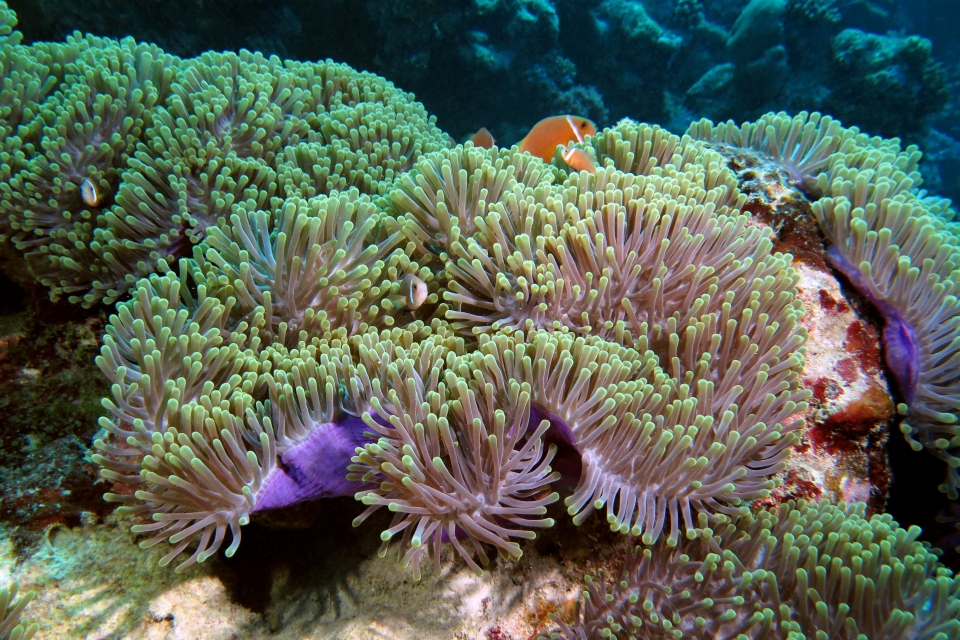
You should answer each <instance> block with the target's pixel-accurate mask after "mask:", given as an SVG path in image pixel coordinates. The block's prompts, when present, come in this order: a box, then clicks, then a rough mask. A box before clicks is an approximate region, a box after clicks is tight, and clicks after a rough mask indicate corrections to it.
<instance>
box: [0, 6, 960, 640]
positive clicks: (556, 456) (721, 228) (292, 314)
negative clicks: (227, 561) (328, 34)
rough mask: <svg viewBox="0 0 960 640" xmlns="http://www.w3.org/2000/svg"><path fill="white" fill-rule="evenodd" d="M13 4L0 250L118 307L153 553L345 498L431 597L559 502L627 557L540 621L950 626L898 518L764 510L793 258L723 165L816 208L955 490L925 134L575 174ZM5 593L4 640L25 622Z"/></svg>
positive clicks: (715, 142)
mask: <svg viewBox="0 0 960 640" xmlns="http://www.w3.org/2000/svg"><path fill="white" fill-rule="evenodd" d="M0 5H2V3H0ZM3 8H4V9H5V7H3ZM5 15H6V16H7V25H8V28H7V29H6V32H5V33H6V35H5V36H4V37H5V38H6V44H5V45H4V46H3V48H2V59H0V67H2V75H3V77H4V78H5V79H6V82H5V84H4V86H3V90H2V93H0V105H2V109H0V116H2V118H0V126H2V128H3V137H4V144H3V149H2V165H3V171H4V172H5V174H4V176H3V179H4V181H3V183H2V185H0V189H2V192H0V195H2V218H0V225H2V233H3V234H4V236H5V238H6V239H7V240H8V241H9V242H11V243H13V244H14V245H15V246H16V248H17V249H18V250H19V251H20V252H22V254H23V255H24V256H25V258H26V260H27V261H28V263H29V264H30V267H31V269H32V270H33V273H34V274H35V275H36V277H37V278H38V279H39V280H40V281H41V282H43V283H44V284H46V285H48V286H49V287H50V288H51V289H52V290H53V292H55V293H56V294H59V295H65V296H69V297H70V299H71V300H74V301H76V302H77V303H80V304H84V305H94V304H99V303H106V304H113V303H116V313H115V314H114V315H113V316H112V317H111V318H110V322H109V325H108V326H107V329H106V335H105V336H104V338H103V348H102V351H101V355H100V357H99V358H98V359H97V364H98V365H99V367H100V369H101V370H102V372H103V374H104V375H105V376H106V377H107V378H108V379H109V380H110V382H111V384H112V386H111V391H110V396H109V397H108V398H106V399H104V405H105V406H106V407H107V408H108V410H109V412H110V417H109V418H104V419H103V420H102V421H101V426H102V431H101V434H100V436H99V437H98V438H97V440H96V442H95V448H96V450H97V454H96V455H95V456H94V460H95V462H96V464H98V465H99V466H100V467H101V468H102V470H101V475H102V476H103V477H104V478H106V479H107V480H109V481H111V482H112V483H113V485H114V487H115V488H114V489H113V490H112V492H110V493H107V494H106V496H105V497H106V499H107V500H109V501H111V502H115V503H118V504H119V505H120V507H119V509H118V511H119V512H120V513H123V514H129V515H131V516H133V517H134V519H135V520H136V521H137V524H135V526H134V527H133V531H134V532H136V533H142V534H145V535H144V537H143V541H142V542H141V546H143V547H149V546H153V545H158V544H163V545H167V546H168V547H169V552H168V553H167V554H166V555H165V556H164V557H163V559H162V561H161V563H160V564H161V565H167V564H169V563H172V562H176V563H177V564H178V567H179V568H181V569H182V568H183V567H187V566H190V565H191V564H193V563H195V562H203V561H204V560H206V559H207V558H209V557H211V556H212V555H214V554H215V553H217V552H218V551H219V550H220V549H222V548H224V547H225V554H226V555H227V556H230V555H232V554H233V553H234V552H235V551H236V549H237V547H238V545H239V544H240V543H241V532H242V529H243V526H244V525H245V524H247V523H248V522H249V521H250V519H251V518H252V517H255V516H256V514H257V513H258V512H260V511H264V510H267V509H276V508H281V507H284V506H287V505H292V504H295V503H297V502H299V501H303V500H312V499H316V498H323V497H328V496H343V495H354V496H355V497H356V499H357V500H359V501H360V502H362V503H363V504H364V505H367V509H366V511H364V512H363V513H362V514H361V515H360V516H359V517H358V518H357V519H356V521H355V523H354V524H355V525H356V526H362V525H363V522H364V520H365V519H366V518H367V517H368V516H369V515H370V514H371V513H373V512H374V511H376V510H378V509H380V508H386V509H387V510H389V511H391V512H392V513H393V514H394V516H393V521H392V523H391V524H390V526H389V528H388V529H386V530H385V531H383V533H382V534H381V538H382V540H383V547H382V550H381V555H384V554H386V553H388V552H391V551H393V552H394V553H396V555H397V556H398V557H399V559H400V564H401V565H402V566H403V567H409V570H411V571H412V572H413V575H414V576H415V577H416V578H418V579H419V578H420V577H421V575H422V574H423V573H424V572H431V573H439V571H440V569H441V563H442V562H444V558H445V557H449V555H445V551H444V550H445V549H447V548H450V549H452V557H453V558H454V560H455V561H462V562H465V563H466V564H467V565H469V566H470V567H471V568H472V569H473V570H474V571H476V572H477V573H480V572H482V566H483V565H485V564H488V563H489V562H490V561H491V556H492V555H493V554H500V555H502V556H506V557H512V558H517V557H519V556H520V555H521V553H522V543H523V541H525V540H529V539H532V538H534V537H535V536H536V532H537V531H538V530H541V529H543V528H546V527H550V526H552V525H553V524H554V520H553V519H552V518H550V517H547V513H548V507H549V506H550V505H552V504H554V503H557V502H562V504H563V506H564V507H565V508H566V511H567V513H568V514H569V516H570V517H572V519H573V522H574V523H577V524H579V523H581V522H583V521H584V520H586V519H587V518H590V517H601V518H605V519H606V520H607V522H608V523H609V525H610V527H611V528H612V529H613V530H615V531H619V532H621V533H623V534H624V535H629V536H632V537H633V538H635V539H636V541H637V542H638V543H639V544H638V546H637V547H636V548H635V550H634V551H633V552H632V553H631V554H630V555H629V557H628V558H627V560H626V562H625V564H624V567H623V573H622V575H620V576H609V577H604V576H601V577H599V578H597V579H591V580H590V581H588V584H587V588H586V591H585V592H584V600H583V604H582V607H581V608H580V609H579V612H578V614H577V616H576V617H575V619H565V620H561V619H559V618H557V619H556V621H555V622H556V626H555V628H554V637H565V638H593V637H609V638H614V637H616V638H628V637H636V638H640V637H651V638H652V637H661V636H664V637H695V638H703V637H711V638H734V637H741V638H764V637H790V638H802V637H809V638H867V637H869V638H924V639H938V640H939V639H946V638H960V621H958V620H957V618H958V615H960V600H958V598H957V596H958V592H960V582H958V581H957V580H956V579H955V578H954V577H953V576H952V574H951V573H950V572H949V571H948V570H947V569H945V568H943V567H942V566H941V565H940V564H938V561H937V556H936V555H935V554H934V553H933V552H932V551H931V550H930V549H929V548H928V547H927V546H924V545H923V544H921V543H920V542H918V541H917V536H918V530H917V529H916V528H910V529H902V528H900V527H899V526H898V525H897V524H896V522H894V521H893V520H892V519H891V518H890V517H889V516H886V515H878V516H874V517H872V518H870V519H867V518H866V517H865V515H864V513H865V511H864V506H863V505H842V504H841V505H831V504H828V503H826V502H821V503H819V504H810V503H806V502H803V501H792V502H788V503H785V504H781V505H779V506H774V507H770V508H767V509H761V510H757V509H751V505H752V504H753V503H755V502H756V501H758V500H760V499H763V498H766V497H768V496H769V494H770V491H771V489H773V488H774V486H775V484H776V474H777V473H778V472H779V471H781V470H782V469H784V466H785V463H784V461H785V459H786V458H787V457H788V456H789V455H790V452H791V446H792V445H793V444H794V443H796V442H797V441H798V437H799V432H800V430H801V429H802V427H803V420H802V417H801V416H802V414H803V412H804V410H805V409H806V401H807V399H808V398H809V397H810V393H809V392H808V391H807V390H805V389H804V388H803V386H802V384H801V381H800V374H801V372H802V370H803V367H804V354H805V350H804V341H805V338H806V334H805V330H804V329H803V328H802V327H801V325H800V324H799V322H798V320H799V318H800V317H801V315H802V313H803V308H802V305H801V303H800V301H799V300H798V298H797V290H796V285H797V281H798V276H797V274H796V273H795V271H794V270H793V269H792V267H791V261H792V257H791V256H790V255H789V254H782V253H777V252H775V251H774V249H773V247H774V243H773V240H772V231H771V229H770V228H769V227H767V226H764V225H762V224H758V223H757V222H756V221H755V220H753V219H752V216H751V214H750V213H748V212H746V211H744V210H742V209H741V207H742V205H743V204H744V202H745V195H744V194H743V193H742V192H741V190H740V188H739V187H738V180H737V176H736V174H735V173H734V172H733V171H732V170H731V169H729V168H728V167H727V165H726V161H725V159H724V155H723V153H724V152H725V151H726V150H728V149H729V148H731V147H743V148H750V149H754V150H756V151H757V152H759V153H762V154H766V155H768V156H769V157H770V158H771V159H772V160H773V161H776V162H778V163H780V164H782V166H783V168H784V170H785V172H786V173H787V174H789V175H790V176H792V178H793V179H794V180H795V181H796V182H797V183H798V184H800V185H802V186H803V188H804V189H805V190H806V192H807V193H808V194H809V195H810V198H811V200H812V201H813V210H814V213H815V215H816V218H817V220H818V221H819V223H820V225H821V227H822V229H823V232H824V234H825V235H826V237H827V239H828V241H829V243H830V249H829V255H830V259H831V260H832V263H833V265H834V266H835V267H836V269H837V270H838V271H839V272H841V273H842V274H843V275H844V276H845V277H846V278H847V279H848V280H849V281H850V283H851V284H852V285H853V286H854V287H855V288H856V289H857V290H858V291H859V292H860V293H862V294H863V296H864V297H865V298H866V299H867V300H868V301H869V302H870V303H872V304H873V305H874V306H875V307H876V308H877V309H878V311H879V312H880V313H881V314H882V316H883V318H884V321H885V323H886V326H885V328H884V332H883V341H884V346H885V350H886V358H887V364H888V365H889V368H890V371H891V373H892V375H893V378H894V380H895V381H896V382H897V384H898V386H899V393H900V398H901V399H902V401H903V402H902V403H901V404H900V405H899V410H900V412H901V413H902V414H903V416H904V420H903V424H902V430H903V432H904V433H905V434H906V436H907V438H908V439H909V441H910V443H911V445H912V446H913V447H914V448H915V449H918V450H920V449H925V450H927V451H929V452H931V453H933V454H934V455H936V456H937V457H939V458H941V459H942V460H945V461H946V462H947V463H948V467H949V470H950V471H949V475H948V477H947V479H946V481H945V483H944V486H943V490H944V491H946V492H948V493H951V494H955V493H956V491H957V488H958V486H960V476H958V474H957V471H956V469H957V466H960V458H958V457H956V455H955V454H956V451H957V449H958V448H960V427H958V426H957V424H956V423H957V416H958V415H960V394H958V392H957V391H958V390H957V384H958V382H957V380H958V371H960V304H958V302H957V285H956V284H955V282H957V274H956V271H955V270H956V268H957V264H958V262H957V255H958V250H957V246H956V245H957V243H956V241H955V236H954V235H953V234H952V232H951V230H950V228H949V225H948V223H947V222H946V220H947V219H948V213H949V212H948V205H949V203H948V202H946V201H943V200H939V199H937V198H933V197H929V196H926V195H925V194H924V193H923V192H922V191H920V190H919V189H918V187H919V184H920V179H919V175H918V173H917V170H916V167H917V161H918V159H919V156H920V154H919V152H918V151H917V150H916V149H915V148H912V147H911V148H907V149H902V148H901V147H900V144H899V141H898V140H896V139H893V140H888V139H881V138H871V137H869V136H867V135H865V134H863V133H861V132H860V131H859V130H857V129H856V128H844V127H843V126H841V124H840V123H839V122H837V121H835V120H833V119H831V118H829V117H827V116H821V115H820V114H817V113H812V114H808V113H801V114H799V115H797V116H794V117H791V116H788V115H785V114H770V115H767V116H763V117H762V118H760V119H759V120H758V121H756V122H753V123H745V124H743V125H740V126H736V125H734V124H733V123H724V124H719V125H714V124H712V123H710V122H708V121H701V122H698V123H695V124H694V125H692V126H691V128H690V130H689V131H688V132H687V133H686V134H685V135H683V136H677V135H674V134H671V133H669V132H667V131H665V130H663V129H660V128H659V127H655V126H648V125H644V124H639V123H636V122H633V121H630V120H624V121H622V122H620V123H619V124H618V125H617V126H615V127H612V128H606V129H602V130H600V131H599V132H597V133H596V135H594V136H587V137H586V138H585V139H584V140H583V141H582V142H576V143H574V144H573V145H571V147H569V148H570V149H574V148H575V149H579V150H581V151H582V152H583V153H584V154H586V156H588V157H589V159H590V160H592V161H593V162H594V163H595V166H596V170H595V173H590V172H588V171H580V172H576V171H571V170H569V168H568V167H567V165H566V164H565V163H563V162H562V158H561V157H560V155H559V152H558V154H557V155H556V156H555V157H554V158H553V159H552V161H551V162H545V161H543V160H542V159H540V158H537V157H534V156H531V155H529V154H523V153H520V152H519V149H518V148H516V147H514V148H510V149H507V148H497V147H492V148H490V149H485V148H481V147H479V146H475V145H473V144H472V143H467V144H464V145H454V144H453V142H452V141H451V140H449V138H448V137H447V136H445V134H443V133H442V132H441V131H440V130H439V129H438V128H437V127H436V125H435V124H434V120H433V119H432V118H431V117H430V116H428V115H427V113H426V112H425V111H424V109H423V107H422V106H421V105H420V104H419V103H417V102H415V101H413V100H412V99H411V97H410V96H408V95H407V94H405V93H403V92H402V91H400V90H398V89H397V88H396V87H394V86H393V85H392V84H391V83H389V82H387V81H385V80H383V79H382V78H379V77H377V76H374V75H371V74H368V73H359V72H356V71H354V70H352V69H350V68H349V67H347V66H344V65H340V64H335V63H333V62H329V61H327V62H319V63H301V62H295V61H289V60H288V61H282V60H280V59H278V58H276V57H271V58H266V57H263V56H262V55H259V54H255V53H250V52H246V51H243V52H241V53H239V54H233V53H223V54H216V53H207V54H204V55H202V56H200V57H198V58H194V59H189V60H181V59H179V58H176V57H175V56H171V55H168V54H166V53H164V52H163V51H161V50H159V49H158V48H157V47H154V46H149V45H143V44H138V43H136V42H134V41H133V40H130V39H127V40H122V41H119V42H117V41H112V40H105V39H99V38H94V37H90V36H86V37H81V36H80V35H75V36H73V37H71V38H69V39H68V40H67V42H65V43H37V44H34V45H31V46H22V45H20V44H19V41H18V37H17V36H18V35H19V34H17V32H16V31H14V30H13V25H15V22H13V21H12V19H11V17H10V16H11V12H9V11H7V12H6V13H5ZM591 168H592V167H591ZM561 458H563V459H561ZM570 458H573V460H572V461H571V460H570ZM554 467H556V468H554ZM562 474H568V476H569V477H567V478H566V479H567V480H569V481H570V482H571V485H572V486H573V488H572V490H571V491H569V492H565V493H564V494H560V493H558V491H557V490H555V487H557V488H559V487H562V486H563V484H562V483H557V480H559V479H560V478H561V476H562ZM595 512H596V514H595ZM15 594H16V585H14V586H13V588H11V589H10V590H9V591H4V592H2V593H0V604H2V605H3V606H2V607H0V610H2V611H6V613H5V617H4V620H3V622H2V623H0V637H4V638H5V637H10V638H21V637H23V638H28V637H29V636H30V635H32V633H33V632H34V631H35V629H34V628H33V627H23V626H20V627H17V629H19V631H16V630H14V631H13V632H10V631H9V630H10V629H12V628H13V627H14V625H15V624H16V623H17V619H18V618H19V615H20V612H21V611H22V610H23V607H24V606H25V604H26V601H28V600H29V598H30V596H31V594H28V595H27V596H26V597H25V598H22V599H20V600H16V601H14V598H15ZM18 634H19V635H18Z"/></svg>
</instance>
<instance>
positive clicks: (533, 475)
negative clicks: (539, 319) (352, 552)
mask: <svg viewBox="0 0 960 640" xmlns="http://www.w3.org/2000/svg"><path fill="white" fill-rule="evenodd" d="M371 346H372V347H373V348H371V347H366V348H364V349H362V350H361V352H360V353H361V364H360V365H359V366H358V370H357V374H356V378H355V379H354V382H353V384H352V387H351V388H352V394H354V395H355V394H360V393H369V394H370V398H369V401H368V402H369V406H370V407H371V408H372V411H371V412H369V413H364V414H363V418H364V421H365V422H366V424H367V426H368V427H369V428H370V429H371V431H372V435H375V436H378V438H377V440H376V442H371V443H369V444H367V445H365V447H364V448H363V449H358V455H357V456H356V457H354V459H353V462H354V464H353V465H352V466H351V467H350V470H351V472H352V475H351V476H350V477H351V478H352V479H355V480H358V481H362V482H378V483H379V486H378V487H377V488H375V489H370V490H368V491H363V492H360V493H358V494H357V499H358V500H360V501H361V502H363V503H364V504H366V505H369V508H368V509H367V510H366V511H364V512H363V513H362V514H361V515H360V516H359V517H358V518H357V519H356V520H355V521H354V525H359V524H360V523H362V522H363V521H364V520H365V519H366V518H367V517H368V516H369V515H370V514H371V513H373V512H374V511H376V510H377V509H379V508H380V507H384V506H386V507H387V508H388V509H389V510H390V511H393V512H396V515H395V516H394V519H393V522H392V523H391V526H390V528H388V529H387V530H385V531H384V532H383V533H382V534H381V536H380V537H381V538H382V539H383V541H384V544H383V547H382V548H381V556H382V555H383V554H384V553H385V552H386V550H387V546H388V544H389V541H390V540H391V539H392V538H393V537H394V536H396V535H397V534H399V533H401V532H403V538H402V541H401V547H402V548H405V549H406V552H405V553H404V554H403V556H402V558H401V564H402V565H403V566H407V565H412V567H413V571H414V573H415V576H416V579H419V577H420V565H421V562H422V561H423V560H424V559H429V558H430V556H432V559H433V570H434V573H435V574H438V575H439V573H440V548H441V544H442V543H443V542H445V541H447V542H449V543H450V544H452V545H453V547H454V548H455V549H456V551H457V554H458V557H459V558H461V559H463V560H464V562H466V563H467V565H468V566H470V567H471V568H472V569H473V570H474V571H475V572H476V573H478V574H481V573H482V570H481V569H480V565H478V564H477V562H476V561H475V560H474V555H476V556H477V557H478V559H479V560H480V563H481V564H484V565H485V564H487V563H488V562H489V557H488V555H487V553H486V551H485V550H484V544H489V545H492V546H493V547H494V548H495V549H496V550H497V551H498V552H499V553H500V554H501V555H503V556H505V557H509V558H514V559H516V558H519V557H520V555H521V553H522V552H521V550H520V546H519V545H518V544H517V543H516V542H513V541H511V538H521V539H532V538H534V537H535V534H534V532H532V531H530V529H535V528H543V527H550V526H552V525H553V520H552V519H551V518H542V517H541V516H543V515H544V514H545V513H546V506H547V505H549V504H551V503H553V502H556V501H557V500H559V496H558V495H557V493H555V492H550V491H549V490H548V487H549V484H550V483H551V482H553V481H555V480H557V479H558V478H559V474H558V473H556V472H553V471H552V470H551V468H550V462H551V460H552V459H553V456H554V453H555V451H556V447H555V446H551V447H550V448H549V449H545V447H544V445H543V442H542V439H541V438H542V436H543V434H544V433H545V432H546V431H547V429H548V428H549V427H550V422H549V421H548V420H541V421H540V422H539V424H530V420H531V412H530V408H531V405H530V401H531V387H530V384H529V383H527V382H520V381H518V380H515V379H500V380H497V381H496V382H497V384H493V381H486V382H484V381H481V380H469V381H468V380H465V379H463V378H460V377H458V376H457V375H456V374H455V373H454V372H453V371H450V370H449V369H448V370H446V371H444V369H445V368H446V367H445V366H444V364H445V362H447V361H448V358H447V357H446V356H447V355H452V354H453V352H452V351H448V350H447V349H446V348H444V347H442V346H441V345H439V344H437V343H436V342H434V341H433V340H431V339H429V338H428V339H427V341H426V342H425V343H423V344H422V346H421V347H420V348H414V349H412V350H411V351H410V352H407V351H406V350H404V349H402V348H397V347H394V348H393V349H390V348H389V347H390V346H391V345H386V346H387V348H386V349H382V348H381V349H376V347H377V346H380V345H371ZM390 351H393V353H392V354H391V353H390ZM374 354H377V355H378V356H380V357H376V358H373V357H371V356H373V355H374ZM452 368H453V369H457V368H458V367H457V365H456V364H454V365H453V367H452ZM371 376H375V377H374V378H373V379H371ZM448 391H449V398H448V397H447V395H448ZM528 426H529V428H528ZM461 538H463V539H466V540H468V541H469V542H470V544H469V545H467V546H465V545H463V544H461V542H460V539H461Z"/></svg>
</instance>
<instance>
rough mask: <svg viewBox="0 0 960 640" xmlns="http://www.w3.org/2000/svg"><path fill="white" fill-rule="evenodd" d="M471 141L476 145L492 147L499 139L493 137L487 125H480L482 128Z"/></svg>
mask: <svg viewBox="0 0 960 640" xmlns="http://www.w3.org/2000/svg"><path fill="white" fill-rule="evenodd" d="M470 142H472V143H473V146H475V147H482V148H484V149H490V148H492V147H493V145H494V144H496V142H497V141H496V140H494V139H493V134H492V133H490V132H489V131H487V128H486V127H480V130H479V131H477V132H476V133H475V134H473V136H472V137H471V138H470Z"/></svg>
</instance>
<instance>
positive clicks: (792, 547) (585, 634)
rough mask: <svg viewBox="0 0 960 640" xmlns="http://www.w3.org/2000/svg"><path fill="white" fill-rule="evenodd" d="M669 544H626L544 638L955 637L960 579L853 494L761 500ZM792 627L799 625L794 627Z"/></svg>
mask: <svg viewBox="0 0 960 640" xmlns="http://www.w3.org/2000/svg"><path fill="white" fill-rule="evenodd" d="M700 525H701V526H700V528H699V529H698V530H697V531H696V532H695V535H694V536H693V537H691V538H690V539H689V540H684V541H683V542H681V543H680V544H679V545H678V546H677V547H675V548H670V547H667V546H664V545H658V546H655V547H640V546H638V547H635V548H633V549H632V550H629V551H628V552H627V557H626V560H625V562H624V563H623V565H622V567H621V568H620V569H618V570H617V571H616V574H615V575H613V576H610V578H611V579H608V578H607V577H606V576H604V575H602V574H601V575H600V576H599V578H597V579H593V578H590V577H588V578H587V588H586V589H585V590H584V592H583V606H582V607H580V606H578V610H577V613H576V615H575V617H574V620H572V621H569V622H568V621H560V620H557V621H558V622H559V630H558V631H557V632H556V633H553V634H551V636H550V638H552V639H553V640H559V639H561V638H564V639H568V640H586V639H587V638H622V639H626V638H638V639H639V638H745V639H749V638H767V637H806V638H850V639H851V640H852V639H856V638H866V637H869V638H918V639H919V638H926V639H930V640H933V639H934V638H939V639H944V640H945V639H947V638H957V637H960V621H958V620H957V617H958V614H960V600H958V599H957V596H958V594H960V580H958V579H957V578H955V577H953V576H951V574H950V572H949V571H948V570H946V569H945V568H944V567H943V566H942V565H941V564H940V563H939V561H938V557H937V555H936V554H935V553H933V552H932V551H931V550H930V549H929V548H928V547H926V546H925V545H924V544H923V543H921V542H919V541H918V540H917V538H918V536H919V534H920V530H919V529H918V528H917V527H910V528H909V529H902V528H900V527H899V526H898V525H897V523H896V522H894V521H893V520H892V519H891V518H890V516H888V515H881V516H873V517H872V518H870V519H869V520H868V519H866V517H865V515H864V506H863V505H862V504H861V505H844V504H840V505H836V506H834V505H831V504H829V503H828V502H826V501H821V502H820V503H819V504H807V503H805V502H803V501H799V502H794V501H790V502H788V503H785V504H782V505H780V506H778V507H776V508H774V509H771V510H760V511H758V512H756V513H753V514H748V515H744V516H741V517H738V518H735V519H733V520H732V521H730V522H728V523H724V524H720V525H718V526H716V527H714V528H713V529H710V528H707V527H706V522H705V520H704V519H701V523H700ZM801 634H802V635H801Z"/></svg>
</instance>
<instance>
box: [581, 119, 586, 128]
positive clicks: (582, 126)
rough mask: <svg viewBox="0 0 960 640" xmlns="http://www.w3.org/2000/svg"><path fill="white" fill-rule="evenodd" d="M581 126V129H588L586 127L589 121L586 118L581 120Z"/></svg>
mask: <svg viewBox="0 0 960 640" xmlns="http://www.w3.org/2000/svg"><path fill="white" fill-rule="evenodd" d="M580 128H581V129H586V128H587V121H586V120H581V121H580Z"/></svg>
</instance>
